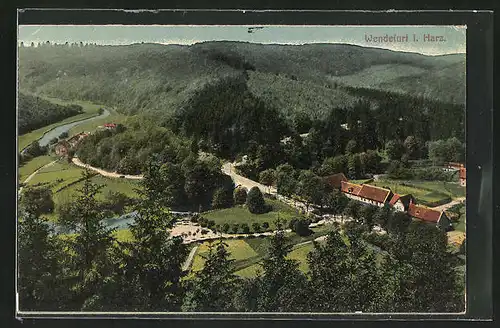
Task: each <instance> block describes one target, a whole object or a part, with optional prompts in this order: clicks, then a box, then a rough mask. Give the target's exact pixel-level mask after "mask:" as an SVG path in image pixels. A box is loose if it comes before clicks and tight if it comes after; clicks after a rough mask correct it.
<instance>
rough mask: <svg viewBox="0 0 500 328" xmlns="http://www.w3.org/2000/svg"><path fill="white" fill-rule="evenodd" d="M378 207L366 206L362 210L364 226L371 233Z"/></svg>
mask: <svg viewBox="0 0 500 328" xmlns="http://www.w3.org/2000/svg"><path fill="white" fill-rule="evenodd" d="M377 210H378V207H377V206H373V205H365V206H363V207H362V209H361V213H360V214H361V218H362V221H363V226H364V227H365V228H366V230H367V231H371V230H372V228H373V225H374V220H375V213H376V212H377Z"/></svg>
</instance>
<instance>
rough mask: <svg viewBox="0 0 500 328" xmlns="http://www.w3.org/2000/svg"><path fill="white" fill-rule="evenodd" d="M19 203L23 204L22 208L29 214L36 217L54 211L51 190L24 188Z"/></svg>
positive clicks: (45, 188)
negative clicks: (25, 208)
mask: <svg viewBox="0 0 500 328" xmlns="http://www.w3.org/2000/svg"><path fill="white" fill-rule="evenodd" d="M21 202H22V203H24V206H25V207H27V208H28V210H29V212H30V213H34V214H35V215H36V216H39V215H41V214H48V213H52V212H53V211H54V201H53V200H52V190H50V189H49V188H47V187H28V188H25V189H24V191H23V194H22V197H21Z"/></svg>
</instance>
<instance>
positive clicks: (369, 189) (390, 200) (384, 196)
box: [325, 173, 451, 230]
mask: <svg viewBox="0 0 500 328" xmlns="http://www.w3.org/2000/svg"><path fill="white" fill-rule="evenodd" d="M325 181H327V183H328V184H330V185H331V186H332V187H333V188H335V189H338V190H340V191H341V192H342V193H344V195H346V196H347V197H348V198H350V199H354V200H357V201H360V202H362V203H365V204H370V205H374V206H378V207H383V206H385V205H389V206H391V207H392V208H394V209H395V210H396V211H400V212H406V213H408V214H409V215H410V216H411V217H412V218H413V219H418V220H421V221H424V222H429V223H434V224H436V226H437V227H439V228H441V229H443V230H448V229H450V228H451V221H450V219H449V218H448V217H447V216H446V213H445V212H444V211H438V210H435V209H432V208H429V207H426V206H423V205H418V204H417V202H416V199H415V197H413V196H412V195H410V194H407V195H398V194H396V193H393V192H392V191H391V190H390V189H388V188H382V187H377V186H373V185H369V184H356V183H351V182H349V181H348V179H347V178H346V177H345V175H344V174H343V173H338V174H333V175H330V176H327V177H325Z"/></svg>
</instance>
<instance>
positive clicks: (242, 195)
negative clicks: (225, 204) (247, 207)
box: [233, 186, 247, 205]
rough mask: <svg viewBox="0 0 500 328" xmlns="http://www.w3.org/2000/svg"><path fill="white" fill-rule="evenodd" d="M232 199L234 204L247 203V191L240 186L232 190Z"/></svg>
mask: <svg viewBox="0 0 500 328" xmlns="http://www.w3.org/2000/svg"><path fill="white" fill-rule="evenodd" d="M233 198H234V203H235V204H238V205H241V204H245V202H246V201H247V189H246V188H245V187H242V186H239V187H237V188H236V189H234V192H233Z"/></svg>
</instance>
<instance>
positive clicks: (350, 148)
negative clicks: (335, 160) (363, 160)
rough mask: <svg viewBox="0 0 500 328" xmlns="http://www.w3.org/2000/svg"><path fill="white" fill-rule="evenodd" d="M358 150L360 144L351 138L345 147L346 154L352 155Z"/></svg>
mask: <svg viewBox="0 0 500 328" xmlns="http://www.w3.org/2000/svg"><path fill="white" fill-rule="evenodd" d="M357 150H358V144H357V143H356V140H353V139H351V140H349V142H348V143H347V145H346V147H345V154H346V155H352V154H354V153H356V151H357Z"/></svg>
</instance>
